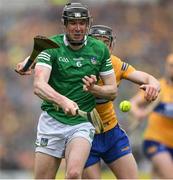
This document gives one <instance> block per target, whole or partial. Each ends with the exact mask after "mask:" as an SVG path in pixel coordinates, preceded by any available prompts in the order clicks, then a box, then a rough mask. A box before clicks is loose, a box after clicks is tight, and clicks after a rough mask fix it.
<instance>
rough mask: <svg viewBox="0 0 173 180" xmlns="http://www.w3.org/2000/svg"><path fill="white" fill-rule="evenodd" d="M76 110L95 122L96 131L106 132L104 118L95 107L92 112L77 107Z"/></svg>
mask: <svg viewBox="0 0 173 180" xmlns="http://www.w3.org/2000/svg"><path fill="white" fill-rule="evenodd" d="M76 112H77V114H78V115H80V116H82V117H84V118H85V119H88V120H89V121H90V122H91V123H92V124H93V126H94V127H95V129H96V133H103V132H104V126H103V122H102V119H101V117H100V115H99V113H98V112H97V110H96V109H95V108H94V109H93V110H92V111H91V112H85V111H82V110H80V109H77V110H76Z"/></svg>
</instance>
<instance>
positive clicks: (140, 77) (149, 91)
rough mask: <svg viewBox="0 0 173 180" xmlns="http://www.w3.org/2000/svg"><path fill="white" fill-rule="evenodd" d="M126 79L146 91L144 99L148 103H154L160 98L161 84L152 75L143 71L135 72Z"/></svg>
mask: <svg viewBox="0 0 173 180" xmlns="http://www.w3.org/2000/svg"><path fill="white" fill-rule="evenodd" d="M126 79H128V80H130V81H132V82H134V83H137V84H139V85H140V89H143V90H144V91H145V93H144V97H145V99H146V100H147V101H154V100H156V98H157V97H158V95H159V92H160V83H159V81H158V80H157V79H156V78H154V77H153V76H152V75H150V74H148V73H145V72H142V71H134V72H132V73H131V74H129V75H128V77H127V78H126Z"/></svg>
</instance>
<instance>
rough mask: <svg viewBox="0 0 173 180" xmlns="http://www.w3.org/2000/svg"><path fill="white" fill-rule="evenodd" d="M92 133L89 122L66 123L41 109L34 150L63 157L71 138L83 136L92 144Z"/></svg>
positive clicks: (93, 131) (93, 130)
mask: <svg viewBox="0 0 173 180" xmlns="http://www.w3.org/2000/svg"><path fill="white" fill-rule="evenodd" d="M94 133H95V128H94V127H93V125H92V124H91V123H90V122H86V123H81V124H77V125H73V126H72V125H67V124H63V123H61V122H59V121H57V120H55V119H54V118H53V117H51V116H49V115H48V114H47V112H45V111H43V112H42V113H41V115H40V118H39V122H38V126H37V139H36V142H35V144H36V149H35V151H36V152H42V153H45V154H49V155H51V156H54V157H57V158H63V157H64V155H65V147H66V145H67V144H68V143H69V142H70V141H71V140H72V139H73V138H76V137H83V138H85V139H87V140H88V141H89V143H90V144H92V141H93V138H94Z"/></svg>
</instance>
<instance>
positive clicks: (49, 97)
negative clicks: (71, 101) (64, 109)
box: [34, 82, 63, 105]
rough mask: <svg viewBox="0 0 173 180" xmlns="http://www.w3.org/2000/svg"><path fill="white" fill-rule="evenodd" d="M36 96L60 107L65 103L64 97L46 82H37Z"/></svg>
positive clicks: (35, 86)
mask: <svg viewBox="0 0 173 180" xmlns="http://www.w3.org/2000/svg"><path fill="white" fill-rule="evenodd" d="M34 94H36V95H37V96H38V97H40V98H41V99H43V100H46V101H49V102H52V103H55V104H57V105H60V104H61V102H62V101H63V95H61V94H59V93H58V92H56V91H55V90H54V89H53V88H52V87H51V86H49V84H47V83H46V82H35V83H34Z"/></svg>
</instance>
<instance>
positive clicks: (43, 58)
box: [36, 49, 53, 69]
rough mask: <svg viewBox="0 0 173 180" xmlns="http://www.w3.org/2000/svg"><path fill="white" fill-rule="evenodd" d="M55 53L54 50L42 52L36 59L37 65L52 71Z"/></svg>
mask: <svg viewBox="0 0 173 180" xmlns="http://www.w3.org/2000/svg"><path fill="white" fill-rule="evenodd" d="M52 63H53V53H52V50H50V49H49V50H45V51H42V52H41V53H40V54H39V55H38V56H37V59H36V65H41V66H45V67H48V68H50V69H52Z"/></svg>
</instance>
